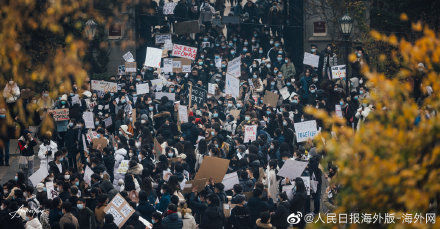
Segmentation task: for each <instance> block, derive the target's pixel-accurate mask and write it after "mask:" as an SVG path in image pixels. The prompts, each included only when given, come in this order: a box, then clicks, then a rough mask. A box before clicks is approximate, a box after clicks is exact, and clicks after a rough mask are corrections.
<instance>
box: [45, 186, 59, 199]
mask: <svg viewBox="0 0 440 229" xmlns="http://www.w3.org/2000/svg"><path fill="white" fill-rule="evenodd" d="M46 192H47V199H49V200H53V198H55V197H57V196H58V191H56V190H55V188H54V186H53V182H52V181H51V182H46Z"/></svg>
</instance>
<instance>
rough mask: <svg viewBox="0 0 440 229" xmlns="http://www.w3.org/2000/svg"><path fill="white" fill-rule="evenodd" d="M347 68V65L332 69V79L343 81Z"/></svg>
mask: <svg viewBox="0 0 440 229" xmlns="http://www.w3.org/2000/svg"><path fill="white" fill-rule="evenodd" d="M345 75H346V67H345V65H338V66H333V67H332V79H334V80H336V79H342V78H345Z"/></svg>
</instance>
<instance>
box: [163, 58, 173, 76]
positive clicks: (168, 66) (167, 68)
mask: <svg viewBox="0 0 440 229" xmlns="http://www.w3.org/2000/svg"><path fill="white" fill-rule="evenodd" d="M162 70H163V72H165V73H170V72H173V59H171V58H164V59H163V68H162Z"/></svg>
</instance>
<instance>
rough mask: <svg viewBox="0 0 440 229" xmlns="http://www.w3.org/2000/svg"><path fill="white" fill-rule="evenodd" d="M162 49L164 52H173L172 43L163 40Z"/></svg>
mask: <svg viewBox="0 0 440 229" xmlns="http://www.w3.org/2000/svg"><path fill="white" fill-rule="evenodd" d="M163 48H164V49H166V50H173V42H172V41H171V40H165V44H164V45H163Z"/></svg>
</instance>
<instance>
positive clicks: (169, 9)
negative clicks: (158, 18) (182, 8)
mask: <svg viewBox="0 0 440 229" xmlns="http://www.w3.org/2000/svg"><path fill="white" fill-rule="evenodd" d="M176 5H177V2H167V3H165V5H164V6H163V14H164V15H170V14H174V8H176Z"/></svg>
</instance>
